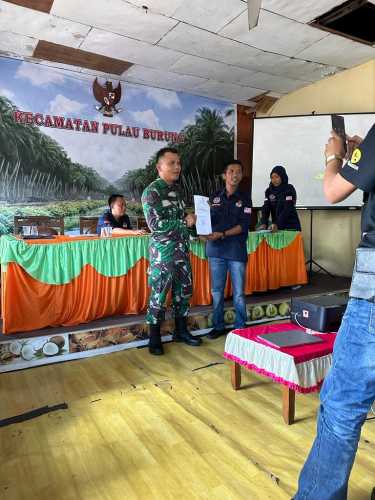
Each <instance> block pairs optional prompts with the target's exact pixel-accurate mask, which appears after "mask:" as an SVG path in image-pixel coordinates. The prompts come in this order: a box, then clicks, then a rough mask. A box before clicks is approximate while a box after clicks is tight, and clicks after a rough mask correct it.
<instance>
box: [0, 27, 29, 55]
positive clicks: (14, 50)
mask: <svg viewBox="0 0 375 500" xmlns="http://www.w3.org/2000/svg"><path fill="white" fill-rule="evenodd" d="M37 43H38V40H36V39H35V38H31V37H29V36H24V35H18V34H17V33H10V32H9V31H0V52H2V53H4V54H11V55H16V56H32V54H33V52H34V49H35V47H36V45H37Z"/></svg>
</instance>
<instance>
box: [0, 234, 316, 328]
mask: <svg viewBox="0 0 375 500" xmlns="http://www.w3.org/2000/svg"><path fill="white" fill-rule="evenodd" d="M148 247H149V236H148V235H140V236H112V237H110V238H100V237H97V236H94V237H89V236H66V235H65V236H56V237H54V238H53V239H36V240H23V239H21V238H19V237H15V236H13V235H4V236H2V237H1V238H0V264H1V308H2V311H1V312H2V329H3V333H5V334H12V333H17V332H25V331H32V330H38V329H42V328H45V327H56V326H73V325H78V324H81V323H88V322H90V321H93V320H96V319H99V318H104V317H108V316H114V315H127V314H139V313H142V312H144V311H145V309H146V307H147V300H148V294H149V288H148V285H147V268H148ZM247 253H248V265H247V269H246V284H245V293H246V294H251V293H253V292H254V291H257V292H260V291H266V290H273V289H277V288H280V287H282V286H292V285H298V284H300V285H302V284H305V283H307V274H306V267H305V257H304V251H303V241H302V236H301V233H299V232H295V231H279V232H277V233H267V232H266V233H261V232H252V233H249V235H248V239H247ZM190 258H191V264H192V271H193V282H194V287H193V290H194V291H193V296H192V300H191V305H192V306H196V305H208V304H210V303H211V293H210V273H209V266H208V260H207V257H206V253H205V244H204V242H202V241H200V240H198V239H196V240H192V241H191V245H190ZM230 295H231V285H230V281H229V280H228V282H227V285H226V290H225V296H226V297H228V296H230Z"/></svg>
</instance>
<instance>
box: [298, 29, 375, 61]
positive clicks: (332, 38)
mask: <svg viewBox="0 0 375 500" xmlns="http://www.w3.org/2000/svg"><path fill="white" fill-rule="evenodd" d="M374 57H375V48H374V47H369V46H368V45H363V44H361V43H358V42H353V41H352V40H349V39H347V38H343V37H341V36H337V35H328V36H327V37H326V38H324V39H323V40H320V41H319V42H317V43H315V44H314V45H312V46H311V47H309V48H308V49H306V50H303V51H301V52H300V53H299V54H298V58H299V59H307V60H309V61H316V62H320V63H324V64H331V65H337V66H341V67H343V68H350V67H351V66H354V65H357V64H361V63H364V62H366V61H369V60H370V59H372V58H374Z"/></svg>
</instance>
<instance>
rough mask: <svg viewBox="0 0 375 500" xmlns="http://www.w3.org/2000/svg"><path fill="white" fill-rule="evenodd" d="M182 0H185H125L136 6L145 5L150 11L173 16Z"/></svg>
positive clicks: (183, 0)
mask: <svg viewBox="0 0 375 500" xmlns="http://www.w3.org/2000/svg"><path fill="white" fill-rule="evenodd" d="M184 2H186V0H146V1H145V0H127V3H130V4H132V5H135V6H136V7H142V5H147V7H148V8H149V11H150V12H157V13H159V14H164V15H165V16H169V17H170V16H172V17H173V14H174V13H175V12H176V10H177V9H178V7H180V5H182V4H183V3H184Z"/></svg>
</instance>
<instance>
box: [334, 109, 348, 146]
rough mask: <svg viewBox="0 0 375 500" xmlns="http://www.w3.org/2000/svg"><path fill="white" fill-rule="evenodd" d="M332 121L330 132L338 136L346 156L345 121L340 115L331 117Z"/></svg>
mask: <svg viewBox="0 0 375 500" xmlns="http://www.w3.org/2000/svg"><path fill="white" fill-rule="evenodd" d="M331 119H332V130H333V131H334V132H336V134H337V135H338V136H340V137H341V139H342V141H343V144H344V151H345V154H346V150H347V144H346V133H345V121H344V117H343V116H341V115H331Z"/></svg>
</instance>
